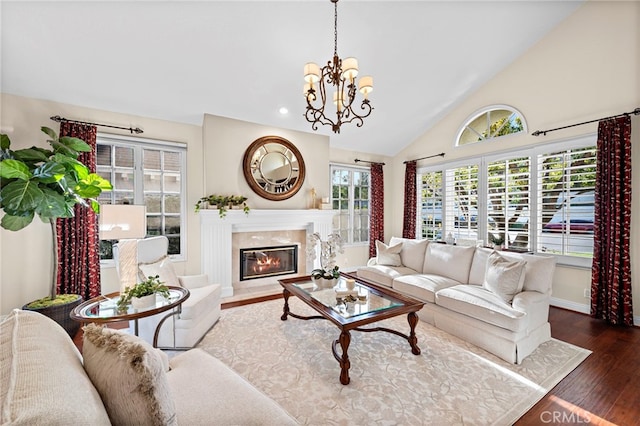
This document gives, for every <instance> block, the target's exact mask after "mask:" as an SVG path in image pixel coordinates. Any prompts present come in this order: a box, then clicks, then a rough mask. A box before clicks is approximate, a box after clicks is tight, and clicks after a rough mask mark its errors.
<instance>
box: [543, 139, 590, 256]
mask: <svg viewBox="0 0 640 426" xmlns="http://www.w3.org/2000/svg"><path fill="white" fill-rule="evenodd" d="M595 177H596V148H595V147H586V148H576V149H567V150H561V151H556V152H551V153H547V154H540V155H538V197H539V201H538V202H539V204H540V205H541V207H542V209H541V213H542V214H541V215H540V217H539V218H538V223H539V227H540V229H541V231H542V232H541V233H540V238H539V240H538V251H542V252H547V253H554V254H561V255H568V256H585V257H591V256H592V253H593V219H594V195H595Z"/></svg>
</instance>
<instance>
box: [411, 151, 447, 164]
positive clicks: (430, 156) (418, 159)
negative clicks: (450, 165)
mask: <svg viewBox="0 0 640 426" xmlns="http://www.w3.org/2000/svg"><path fill="white" fill-rule="evenodd" d="M433 157H444V152H441V153H440V154H433V155H428V156H426V157H422V158H416V159H415V160H405V161H403V163H404V164H407V163H410V162H412V161H420V160H426V159H427V158H433Z"/></svg>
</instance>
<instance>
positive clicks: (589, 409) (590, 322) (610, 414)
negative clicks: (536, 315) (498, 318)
mask: <svg viewBox="0 0 640 426" xmlns="http://www.w3.org/2000/svg"><path fill="white" fill-rule="evenodd" d="M549 322H550V323H551V335H552V336H553V337H555V338H556V339H559V340H562V341H565V342H569V343H573V344H574V345H577V346H580V347H583V348H586V349H589V350H591V351H593V353H592V354H591V355H590V356H589V357H588V358H587V359H586V360H585V361H584V362H583V363H582V364H580V365H579V366H578V367H577V368H576V369H575V370H574V371H573V372H571V374H569V375H568V376H567V377H565V378H564V380H562V381H561V382H560V383H558V385H557V386H556V387H555V388H553V389H552V390H551V392H549V393H548V394H547V395H546V396H545V397H544V398H543V399H542V400H541V401H540V402H539V403H538V404H536V405H535V406H534V407H533V408H532V409H531V410H529V412H527V413H526V414H525V415H524V416H523V417H522V418H521V419H520V420H519V421H518V422H517V423H516V424H517V425H519V426H522V425H540V424H581V425H584V424H592V425H610V424H614V425H624V426H627V425H640V356H639V355H640V328H638V327H628V328H627V327H614V326H609V325H607V324H605V323H604V322H603V321H600V320H595V319H593V318H591V317H589V316H588V315H584V314H580V313H576V312H572V311H567V310H563V309H559V308H553V307H552V308H551V311H550V314H549Z"/></svg>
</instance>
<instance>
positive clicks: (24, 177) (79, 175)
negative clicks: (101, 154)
mask: <svg viewBox="0 0 640 426" xmlns="http://www.w3.org/2000/svg"><path fill="white" fill-rule="evenodd" d="M41 130H42V131H43V132H44V133H45V134H46V135H47V136H48V137H49V139H48V140H47V142H48V143H49V145H50V146H51V149H45V148H40V147H36V146H33V147H31V148H26V149H19V150H16V151H13V150H11V141H10V140H9V137H8V136H7V135H5V134H0V178H1V179H0V210H2V211H4V213H5V214H4V216H3V217H2V221H1V222H0V226H2V227H3V228H4V229H7V230H9V231H19V230H21V229H23V228H25V227H26V226H28V225H29V224H30V223H31V222H32V221H33V219H34V217H35V216H36V215H37V216H39V217H40V219H41V220H42V221H43V222H45V223H48V224H49V226H50V228H51V236H52V238H51V252H52V257H53V271H52V274H51V281H50V294H49V296H48V297H45V298H42V299H39V300H36V301H35V302H31V303H29V304H27V305H25V306H23V309H32V310H38V311H39V312H40V313H42V314H44V315H47V316H50V317H51V318H52V319H54V320H56V321H57V322H58V323H59V324H61V325H62V326H63V327H65V329H66V330H67V332H68V333H69V334H72V333H73V330H71V328H72V327H69V326H65V325H68V324H70V323H71V324H73V326H74V327H75V330H76V331H77V328H78V326H79V324H74V323H73V322H70V321H67V319H68V318H69V312H70V311H71V309H72V308H73V307H74V306H75V305H76V304H79V303H80V302H81V301H82V298H81V297H80V296H79V295H57V294H56V293H57V291H56V281H57V276H58V235H57V230H56V221H57V219H58V218H69V217H73V216H74V206H75V205H76V204H80V205H83V206H87V207H90V208H91V209H92V210H93V211H95V212H96V213H98V212H99V210H100V205H99V204H98V201H97V198H98V196H99V195H100V194H101V193H102V191H104V190H110V189H112V187H111V184H110V183H109V181H107V180H106V179H104V178H102V177H101V176H100V175H98V174H96V173H90V172H89V169H88V168H87V166H85V165H84V164H82V163H81V162H80V161H78V155H79V153H80V152H90V151H91V150H92V148H91V147H90V146H89V145H88V144H87V143H86V142H84V141H83V140H81V139H78V138H73V137H68V136H63V137H58V135H57V134H56V132H54V131H53V130H52V129H50V128H48V127H41ZM69 299H71V301H72V304H71V305H69V304H68V303H67V302H68V300H69ZM69 306H71V307H69ZM65 310H66V311H67V312H66V313H65Z"/></svg>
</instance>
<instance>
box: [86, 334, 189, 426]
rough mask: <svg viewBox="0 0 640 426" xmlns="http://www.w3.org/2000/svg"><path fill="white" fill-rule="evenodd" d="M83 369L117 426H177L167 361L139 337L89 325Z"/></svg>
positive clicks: (112, 421)
mask: <svg viewBox="0 0 640 426" xmlns="http://www.w3.org/2000/svg"><path fill="white" fill-rule="evenodd" d="M83 331H84V340H83V344H82V345H83V350H82V352H83V353H82V355H83V359H84V368H85V371H86V372H87V375H88V376H89V377H90V378H91V381H92V382H93V385H94V386H95V387H96V389H97V390H98V393H99V394H100V396H101V397H102V401H103V403H104V405H105V408H106V410H107V413H108V414H109V419H110V420H111V423H113V424H116V425H124V424H135V425H177V424H178V421H177V417H176V412H175V407H174V404H173V399H172V398H171V394H170V391H169V384H168V380H167V375H166V370H165V368H166V365H165V362H166V359H165V360H163V359H162V357H161V355H159V354H158V352H159V350H158V349H155V348H153V347H152V346H151V345H150V344H148V343H147V342H145V341H144V340H142V339H140V338H139V337H137V336H132V335H129V334H126V333H124V332H122V331H119V330H114V329H109V328H104V327H100V326H98V325H95V324H89V325H87V326H85V327H84V328H83Z"/></svg>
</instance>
